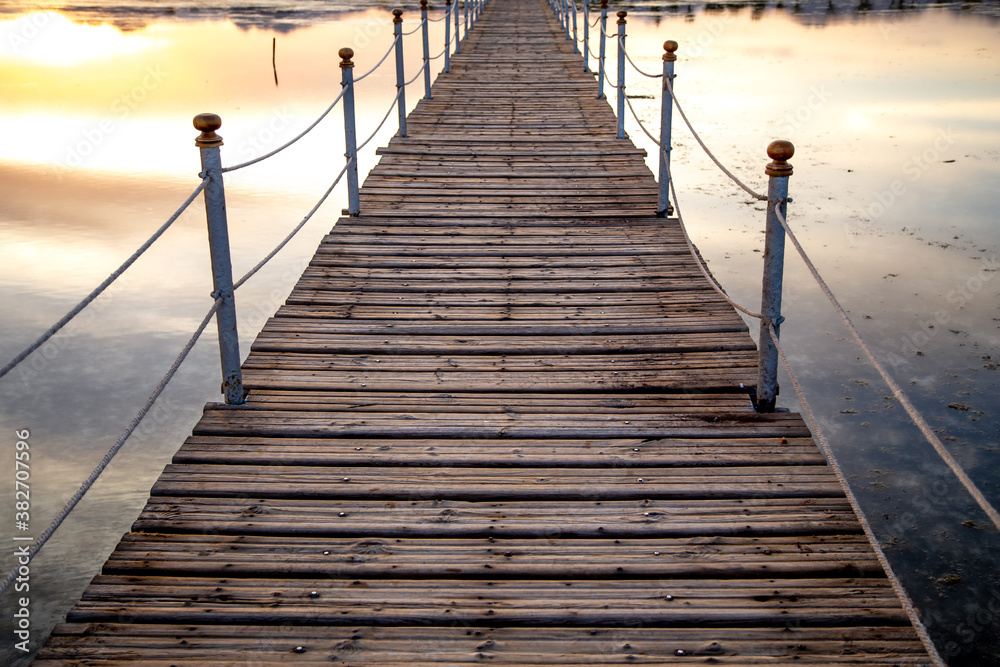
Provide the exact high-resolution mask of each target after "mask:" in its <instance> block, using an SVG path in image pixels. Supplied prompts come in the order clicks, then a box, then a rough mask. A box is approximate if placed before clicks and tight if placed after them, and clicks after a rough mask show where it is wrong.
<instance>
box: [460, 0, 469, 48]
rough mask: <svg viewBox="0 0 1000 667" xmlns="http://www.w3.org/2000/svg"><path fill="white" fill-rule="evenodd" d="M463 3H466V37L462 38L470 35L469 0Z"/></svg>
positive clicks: (466, 37)
mask: <svg viewBox="0 0 1000 667" xmlns="http://www.w3.org/2000/svg"><path fill="white" fill-rule="evenodd" d="M462 4H464V5H465V37H463V38H462V39H468V37H469V0H465V1H464V2H463V3H462Z"/></svg>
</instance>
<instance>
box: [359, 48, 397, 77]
mask: <svg viewBox="0 0 1000 667" xmlns="http://www.w3.org/2000/svg"><path fill="white" fill-rule="evenodd" d="M398 41H399V37H393V38H392V44H390V45H389V50H388V51H386V52H385V55H384V56H382V60H380V61H378V64H377V65H375V67H372V68H371V69H370V70H368V71H367V72H365V73H364V74H362V75H361V76H356V77H354V83H358V82H359V81H363V80H364V78H365V77H366V76H368V75H369V74H371V73H373V72H374V71H375V70H377V69H378V68H379V67H381V66H382V63H384V62H385V59H386V58H388V57H389V54H390V53H392V52H393V51H395V50H396V42H398Z"/></svg>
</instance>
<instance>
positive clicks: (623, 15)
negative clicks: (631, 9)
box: [615, 9, 628, 25]
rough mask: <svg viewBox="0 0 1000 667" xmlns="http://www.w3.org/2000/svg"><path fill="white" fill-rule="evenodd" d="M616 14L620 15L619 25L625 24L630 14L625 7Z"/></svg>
mask: <svg viewBox="0 0 1000 667" xmlns="http://www.w3.org/2000/svg"><path fill="white" fill-rule="evenodd" d="M615 16H617V17H618V25H625V17H626V16H628V12H626V11H625V10H624V9H623V10H622V11H620V12H618V13H617V14H616V15H615Z"/></svg>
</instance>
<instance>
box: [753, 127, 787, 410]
mask: <svg viewBox="0 0 1000 667" xmlns="http://www.w3.org/2000/svg"><path fill="white" fill-rule="evenodd" d="M794 154H795V147H794V146H793V145H792V142H790V141H784V140H778V141H772V142H771V144H770V145H769V146H768V147H767V155H768V157H770V158H771V162H769V163H768V165H767V166H766V167H765V168H764V173H765V174H767V175H768V176H770V179H768V183H767V227H766V229H765V231H764V235H765V236H764V280H763V286H762V291H761V303H760V314H761V316H762V319H761V323H760V344H759V345H758V346H757V347H758V354H759V358H758V373H757V411H758V412H774V406H775V402H776V400H777V396H778V350H777V348H776V347H775V346H774V340H773V339H772V338H771V332H770V331H769V330H768V325H769V324H770V325H771V326H773V327H774V333H775V335H776V336H779V337H780V335H781V322H782V319H783V318H782V317H781V282H782V273H783V270H784V264H785V230H784V228H783V227H782V225H781V221H780V220H778V215H777V212H780V213H781V216H782V217H785V215H786V212H787V207H788V177H789V176H791V175H792V165H790V164H788V160H789V159H790V158H791V157H792V156H793V155H794Z"/></svg>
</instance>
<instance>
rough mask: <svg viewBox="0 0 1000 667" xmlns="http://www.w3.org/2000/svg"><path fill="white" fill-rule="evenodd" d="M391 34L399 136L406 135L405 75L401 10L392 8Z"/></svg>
mask: <svg viewBox="0 0 1000 667" xmlns="http://www.w3.org/2000/svg"><path fill="white" fill-rule="evenodd" d="M392 34H393V35H394V36H395V38H396V90H397V91H398V92H399V101H398V102H397V106H398V107H399V136H401V137H405V136H406V86H405V84H406V75H405V73H404V70H403V10H402V9H394V10H392Z"/></svg>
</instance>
